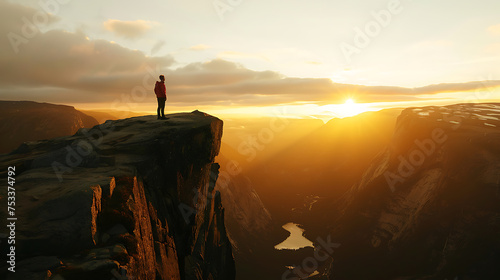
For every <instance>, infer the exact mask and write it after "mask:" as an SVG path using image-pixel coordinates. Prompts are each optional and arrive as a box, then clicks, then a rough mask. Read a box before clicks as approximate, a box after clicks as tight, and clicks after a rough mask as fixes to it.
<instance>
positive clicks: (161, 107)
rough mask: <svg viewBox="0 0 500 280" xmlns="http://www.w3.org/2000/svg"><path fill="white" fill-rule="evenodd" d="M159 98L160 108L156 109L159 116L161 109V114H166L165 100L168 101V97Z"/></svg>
mask: <svg viewBox="0 0 500 280" xmlns="http://www.w3.org/2000/svg"><path fill="white" fill-rule="evenodd" d="M157 98H158V109H156V113H157V114H158V116H160V111H161V116H162V117H164V116H165V101H167V98H166V97H157Z"/></svg>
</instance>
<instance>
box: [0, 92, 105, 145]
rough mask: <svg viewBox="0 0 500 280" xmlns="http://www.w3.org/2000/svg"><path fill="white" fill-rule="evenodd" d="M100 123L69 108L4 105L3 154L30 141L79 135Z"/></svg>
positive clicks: (0, 116) (0, 115)
mask: <svg viewBox="0 0 500 280" xmlns="http://www.w3.org/2000/svg"><path fill="white" fill-rule="evenodd" d="M97 124H98V122H97V121H96V120H95V119H94V118H93V117H90V116H87V115H86V114H84V113H82V112H80V111H78V110H75V108H74V107H71V106H66V105H55V104H49V103H37V102H33V101H0V131H1V132H2V137H1V138H0V153H8V152H11V151H12V150H13V149H15V148H16V147H18V146H19V145H20V144H21V143H23V142H26V141H36V140H42V139H51V138H54V137H61V136H68V135H73V134H75V133H76V132H77V131H78V129H80V128H91V127H93V126H95V125H97Z"/></svg>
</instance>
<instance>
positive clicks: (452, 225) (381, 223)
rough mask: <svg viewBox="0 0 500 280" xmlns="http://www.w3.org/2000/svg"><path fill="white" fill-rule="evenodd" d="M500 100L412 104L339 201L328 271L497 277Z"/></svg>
mask: <svg viewBox="0 0 500 280" xmlns="http://www.w3.org/2000/svg"><path fill="white" fill-rule="evenodd" d="M499 117H500V104H476V105H473V104H461V105H453V106H445V107H435V106H433V107H424V108H409V109H406V110H404V111H403V112H402V114H401V115H400V116H399V118H398V121H397V125H396V130H395V134H394V137H393V140H392V142H391V144H390V145H389V147H388V148H387V149H386V150H385V152H383V153H381V154H380V155H379V156H378V157H377V158H376V159H375V160H374V161H373V162H372V164H371V166H370V167H369V168H368V170H367V171H366V172H365V173H364V174H363V176H362V178H361V179H360V181H359V182H358V183H357V184H355V185H354V186H353V187H352V188H351V189H350V190H349V191H348V192H347V193H346V194H345V195H344V196H343V197H342V198H341V199H340V200H339V201H337V202H336V203H335V205H336V208H335V209H332V211H331V214H333V215H334V216H333V217H332V218H331V224H330V225H331V229H330V230H329V231H328V232H325V233H324V234H329V235H330V236H331V239H332V240H333V241H335V242H338V243H341V244H342V246H341V247H340V248H338V249H337V250H336V251H335V253H334V254H333V257H334V259H335V261H334V263H333V266H331V268H330V271H329V279H500V278H499V277H500V266H499V265H498V264H500V148H499V143H500V129H499V126H500V121H499Z"/></svg>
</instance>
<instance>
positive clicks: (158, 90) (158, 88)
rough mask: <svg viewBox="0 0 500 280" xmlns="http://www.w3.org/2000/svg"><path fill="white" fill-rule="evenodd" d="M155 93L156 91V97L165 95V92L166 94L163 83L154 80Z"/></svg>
mask: <svg viewBox="0 0 500 280" xmlns="http://www.w3.org/2000/svg"><path fill="white" fill-rule="evenodd" d="M155 93H156V97H158V98H160V97H167V94H166V93H167V88H166V87H165V83H162V82H158V81H156V84H155Z"/></svg>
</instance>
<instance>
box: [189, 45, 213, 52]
mask: <svg viewBox="0 0 500 280" xmlns="http://www.w3.org/2000/svg"><path fill="white" fill-rule="evenodd" d="M210 48H212V47H211V46H208V45H205V44H199V45H196V46H192V47H190V48H189V49H190V50H192V51H203V50H208V49H210Z"/></svg>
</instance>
